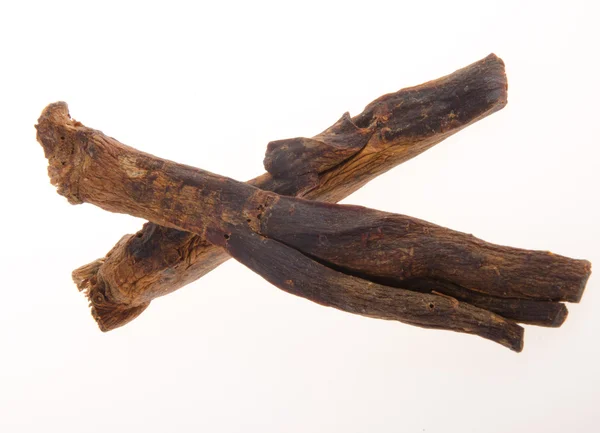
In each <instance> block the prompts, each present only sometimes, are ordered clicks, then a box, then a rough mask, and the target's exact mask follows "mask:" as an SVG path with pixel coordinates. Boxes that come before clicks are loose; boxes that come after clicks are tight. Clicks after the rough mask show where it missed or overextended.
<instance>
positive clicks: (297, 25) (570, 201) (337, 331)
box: [0, 0, 600, 433]
mask: <svg viewBox="0 0 600 433" xmlns="http://www.w3.org/2000/svg"><path fill="white" fill-rule="evenodd" d="M597 26H598V10H597V9H596V5H595V2H593V1H589V2H583V1H568V2H548V1H539V2H533V1H531V2H510V1H500V2H491V1H486V2H481V1H479V2H460V1H451V2H449V1H444V2H438V3H433V2H421V1H416V0H415V1H410V2H399V1H395V2H376V1H361V2H350V1H344V2H340V3H336V4H334V3H329V2H326V1H320V2H318V3H316V4H310V3H306V2H296V3H295V4H287V3H285V2H274V3H270V4H267V3H264V2H256V1H248V2H239V3H232V2H210V3H206V4H204V3H200V2H197V3H192V2H190V3H178V2H162V3H152V2H143V3H139V4H134V3H128V2H117V3H114V4H113V3H110V2H97V4H95V5H94V4H92V3H91V2H82V1H79V2H71V3H67V2H58V1H46V2H38V3H35V2H17V1H13V2H9V1H6V2H2V5H1V6H0V102H1V104H0V146H1V149H2V159H1V161H2V170H1V171H0V176H2V178H1V181H2V205H1V206H2V212H1V216H0V218H1V223H2V229H3V230H2V241H1V242H2V248H1V249H0V255H1V257H0V267H1V269H0V275H1V276H2V280H1V284H0V287H1V288H0V290H1V292H0V293H1V294H2V296H1V298H0V351H1V352H0V431H2V432H11V433H12V432H103V433H105V432H132V431H135V432H144V433H145V432H166V431H169V432H170V431H176V432H192V431H193V432H195V431H208V432H343V433H351V432H369V431H374V432H378V433H383V432H444V433H446V432H461V433H468V432H478V433H479V432H507V431H510V432H527V433H535V432H545V433H549V432H564V431H568V432H595V431H598V430H597V428H598V425H599V424H600V414H599V413H600V412H599V411H598V403H599V402H600V373H599V370H598V365H600V347H599V343H598V333H599V332H600V314H599V313H600V293H599V291H600V287H599V285H600V284H599V280H598V278H597V275H593V276H592V278H591V279H590V281H589V284H588V288H587V292H586V293H585V295H584V297H583V300H582V302H581V304H579V305H573V306H569V310H570V316H569V318H568V320H567V322H566V323H565V324H564V325H563V327H561V328H559V329H545V328H537V327H531V326H528V327H526V328H527V329H526V340H525V350H524V352H522V353H521V354H515V353H513V352H510V351H509V350H507V349H505V348H503V347H501V346H499V345H496V344H493V343H491V342H488V341H486V340H483V339H480V338H476V337H473V336H467V335H461V334H456V333H451V332H446V331H432V330H423V329H419V328H415V327H411V326H408V325H403V324H400V323H396V322H386V321H378V320H373V319H367V318H363V317H358V316H352V315H350V314H347V313H342V312H339V311H337V310H333V309H331V308H323V307H321V306H318V305H316V304H313V303H311V302H309V301H306V300H304V299H301V298H296V297H294V296H290V295H288V294H286V293H283V292H281V291H279V290H277V289H276V288H274V287H273V286H270V285H269V284H268V283H266V282H265V281H263V280H262V279H261V278H260V277H258V276H256V275H254V274H253V273H252V272H250V271H249V270H247V269H245V268H244V267H243V266H241V265H239V264H237V263H235V262H233V261H230V262H228V263H226V264H225V265H224V266H221V267H220V268H219V269H218V270H216V271H214V272H212V273H210V274H209V275H207V276H206V277H204V278H202V279H201V280H200V281H198V282H196V283H194V284H191V285H190V286H188V287H186V288H184V289H182V290H180V291H178V292H176V293H174V294H171V295H169V296H167V297H164V298H161V299H158V300H156V301H154V302H153V303H152V305H151V306H150V308H149V309H148V310H147V311H146V312H144V313H143V314H142V315H141V316H140V317H139V318H138V319H136V320H135V321H133V322H132V323H130V324H129V325H127V326H125V327H123V328H120V329H118V330H115V331H112V332H110V333H107V334H103V333H101V332H100V331H99V330H98V328H97V327H96V325H95V323H94V321H93V320H92V318H91V316H90V314H89V310H88V308H87V302H86V300H85V298H84V297H83V296H82V295H80V294H79V293H78V292H77V290H76V288H75V286H74V284H73V283H72V282H71V277H70V273H71V271H72V269H74V268H76V267H78V266H80V265H82V264H84V263H87V262H89V261H91V260H93V259H96V258H98V257H101V256H103V255H104V254H105V253H106V252H107V251H108V250H109V249H110V248H111V247H112V245H113V244H114V243H115V242H116V241H117V240H118V239H119V238H120V237H121V235H123V234H125V233H131V232H135V231H136V230H138V229H139V228H140V227H141V225H142V223H143V222H142V221H141V220H137V219H134V218H131V217H129V216H126V215H116V214H109V213H107V212H104V211H102V210H99V209H97V208H95V207H93V206H91V205H82V206H70V205H69V204H68V203H67V201H66V200H65V199H64V198H62V197H60V196H59V195H57V194H56V193H55V190H54V188H53V187H52V186H51V185H50V183H49V181H48V178H47V175H46V160H45V159H44V157H43V152H42V149H41V147H40V146H39V145H38V144H37V143H36V141H35V131H34V128H33V125H34V124H35V122H36V120H37V118H38V116H39V114H40V112H41V110H42V109H43V108H44V106H45V105H46V104H48V103H50V102H53V101H56V100H65V101H67V102H68V103H69V107H70V110H71V114H72V115H73V117H74V118H75V119H77V120H80V121H82V122H83V123H84V124H86V125H88V126H91V127H94V128H97V129H100V130H102V131H104V132H105V133H107V134H108V135H111V136H114V137H116V138H118V139H119V140H120V141H122V142H124V143H127V144H130V145H133V146H136V147H138V148H139V149H141V150H144V151H146V152H150V153H154V154H156V155H159V156H162V157H165V158H169V159H173V160H175V161H181V162H185V163H188V164H192V165H196V166H199V167H202V168H204V169H207V170H210V171H214V172H217V173H220V174H223V175H228V176H231V177H233V178H236V179H240V180H246V179H249V178H251V177H254V176H255V175H257V174H259V173H262V172H263V168H262V158H263V155H264V150H265V146H266V144H267V142H268V141H270V140H274V139H281V138H288V137H294V136H307V137H310V136H312V135H314V134H316V133H318V132H320V131H321V130H322V129H324V128H325V127H327V126H329V125H331V124H332V123H333V122H334V121H335V120H337V119H338V118H339V117H340V115H341V114H342V113H343V112H344V111H350V113H351V114H352V115H355V114H357V113H359V112H360V111H362V109H363V107H364V106H365V105H366V104H367V103H369V102H370V101H371V100H373V99H375V98H376V97H378V96H380V95H382V94H384V93H387V92H392V91H396V90H398V89H400V88H402V87H406V86H411V85H416V84H419V83H421V82H424V81H427V80H430V79H434V78H437V77H439V76H442V75H445V74H448V73H450V72H452V71H454V70H455V69H458V68H460V67H463V66H465V65H467V64H470V63H472V62H474V61H476V60H478V59H480V58H482V57H484V56H486V55H487V54H489V53H490V52H495V53H496V54H497V55H499V56H500V57H502V58H503V59H504V61H505V62H506V70H507V74H508V80H509V103H508V105H507V107H506V108H505V109H504V110H502V111H500V112H498V113H496V114H494V115H492V116H491V117H489V118H487V119H485V120H483V121H481V122H480V123H478V124H476V125H474V126H471V127H469V128H467V129H466V130H464V131H462V132H460V133H458V134H457V135H455V136H453V137H451V138H450V139H448V140H447V141H445V142H443V143H441V144H439V145H438V146H436V147H435V148H434V149H432V150H429V151H427V152H426V153H425V154H423V155H421V156H419V157H418V158H416V159H414V160H412V161H410V162H408V163H405V164H403V165H401V166H399V167H398V168H396V169H394V170H392V171H390V172H388V173H387V174H385V175H384V176H381V177H380V178H378V179H376V180H374V181H372V182H371V183H370V184H368V185H367V186H366V187H364V188H363V189H362V190H360V191H359V192H357V193H356V194H354V195H352V196H351V197H349V198H348V199H347V200H346V201H345V202H346V203H356V204H361V205H365V206H369V207H373V208H377V209H382V210H386V211H391V212H398V213H404V214H409V215H413V216H416V217H419V218H422V219H426V220H429V221H432V222H435V223H437V224H441V225H444V226H448V227H451V228H454V229H457V230H461V231H466V232H469V233H473V234H475V235H476V236H478V237H480V238H483V239H485V240H488V241H491V242H496V243H501V244H507V245H511V246H517V247H523V248H531V249H544V250H551V251H553V252H555V253H558V254H563V255H567V256H571V257H575V258H586V259H588V260H591V261H592V263H594V264H596V265H597V266H600V253H599V252H598V251H599V246H598V243H599V241H600V229H599V228H598V221H599V219H600V205H599V199H598V186H599V181H598V159H599V157H600V151H599V150H598V149H599V145H600V143H599V139H598V123H599V119H598V114H599V111H600V105H599V101H600V99H599V97H600V94H599V90H598V76H599V75H600V68H599V64H598V43H599V42H600V33H599V31H598V30H597Z"/></svg>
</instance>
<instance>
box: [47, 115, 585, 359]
mask: <svg viewBox="0 0 600 433" xmlns="http://www.w3.org/2000/svg"><path fill="white" fill-rule="evenodd" d="M37 128H38V140H39V141H40V143H41V144H42V146H43V147H44V151H45V154H46V156H47V158H48V160H49V168H48V171H49V175H50V178H51V181H52V183H53V184H55V185H56V186H57V187H58V192H59V193H60V194H62V195H64V196H65V197H67V198H68V199H69V201H70V202H71V203H74V204H76V203H82V202H89V203H93V204H96V205H98V206H100V207H102V208H104V209H106V210H108V211H112V212H125V213H129V214H131V215H134V216H138V217H142V218H145V219H149V220H151V221H154V222H156V223H159V224H161V225H163V226H170V227H173V228H176V229H179V230H185V231H190V232H194V233H197V234H201V235H203V236H205V237H206V235H207V234H208V235H209V237H208V240H209V241H210V242H211V243H213V244H217V245H220V246H222V247H223V248H225V249H226V250H228V251H229V252H230V253H231V254H232V255H234V256H235V257H236V258H237V259H238V260H240V261H241V262H242V263H244V264H246V265H247V266H249V267H251V268H252V269H254V270H256V271H257V272H259V273H260V274H261V275H262V276H263V277H265V278H266V279H268V280H269V281H272V282H273V283H274V284H276V285H277V286H278V287H280V288H282V289H284V290H288V291H292V292H293V293H296V294H299V295H301V296H303V297H306V298H308V299H311V300H314V301H316V302H319V303H325V304H327V305H330V306H333V307H336V308H340V309H342V310H345V311H349V312H353V313H358V314H364V315H368V316H371V317H381V318H387V319H395V320H399V321H403V322H406V323H410V324H416V325H418V326H424V327H433V328H439V329H452V330H455V331H460V332H468V333H473V334H477V335H480V336H483V337H485V338H488V339H491V340H493V341H496V342H498V343H500V344H503V345H505V346H507V347H510V348H511V349H513V350H520V349H521V347H522V339H521V337H522V331H521V330H520V329H521V328H520V327H518V326H517V325H516V324H514V323H513V322H510V321H508V320H506V319H503V318H502V317H500V316H498V315H496V314H494V313H491V312H489V311H487V310H483V309H480V308H476V307H472V306H470V305H468V304H463V303H461V302H459V301H457V300H456V299H453V298H449V297H447V296H445V295H436V294H424V293H419V292H411V291H406V290H403V289H398V288H393V287H390V286H384V285H380V284H376V283H373V282H371V281H368V280H366V279H362V278H356V277H352V276H350V275H346V274H344V273H341V272H338V271H336V270H334V269H331V268H330V267H329V266H328V264H327V263H321V264H319V263H317V262H316V261H315V260H313V259H311V258H309V257H308V256H314V257H318V258H319V260H322V261H323V260H331V262H332V263H333V264H334V265H336V266H337V267H339V268H346V269H347V270H348V272H349V273H365V274H367V275H368V273H369V272H371V271H369V269H370V268H373V269H374V271H373V275H380V273H379V272H378V270H379V268H381V269H383V270H384V271H385V272H387V270H388V269H390V268H389V266H390V263H387V262H385V261H382V260H381V259H380V258H374V257H371V255H372V252H373V251H377V250H378V249H377V248H376V245H380V247H382V249H383V253H388V254H389V253H390V252H394V250H395V249H399V250H401V251H403V253H402V254H400V255H397V254H389V255H390V256H391V257H394V260H395V262H394V264H393V265H392V266H396V270H397V274H398V275H399V276H400V277H403V278H400V277H399V280H400V281H402V280H404V279H405V278H404V277H406V278H412V277H413V276H416V277H432V276H436V275H438V273H439V275H441V276H442V277H444V278H446V277H447V278H448V279H449V281H450V282H454V281H453V279H457V278H458V279H460V281H464V282H466V283H467V284H466V286H467V287H469V286H470V282H469V274H470V275H471V276H472V278H473V280H474V281H475V282H476V283H477V284H479V283H483V284H482V285H481V286H480V287H477V290H480V291H482V292H483V293H485V286H486V285H490V286H491V287H492V288H494V287H495V286H494V284H496V281H495V273H490V272H487V270H482V268H483V265H485V263H486V260H488V259H490V260H491V259H493V260H496V257H498V258H504V259H505V260H506V262H505V263H502V262H500V261H497V260H496V261H494V262H493V265H494V267H495V268H496V269H495V270H496V271H497V272H499V273H500V274H502V273H506V274H509V275H510V274H511V272H512V273H513V275H512V277H513V278H521V277H523V278H524V281H526V282H527V283H528V284H533V285H534V286H535V287H534V288H532V289H528V290H527V291H521V292H518V293H519V294H520V295H524V296H526V297H533V298H535V297H542V298H546V297H553V296H558V297H561V298H560V299H562V297H566V298H570V297H572V296H573V297H577V296H580V291H581V287H580V286H581V285H583V284H584V282H585V281H586V280H587V278H588V276H589V271H590V266H589V262H585V261H578V260H573V259H568V258H565V257H560V256H555V255H549V254H548V253H543V252H534V251H525V250H517V249H513V248H508V247H498V246H494V245H491V244H487V243H485V242H483V241H480V240H477V239H475V238H473V237H472V236H469V235H465V234H463V233H459V232H454V231H452V230H448V229H443V228H440V227H437V226H434V225H432V224H429V223H426V222H424V221H420V220H417V219H414V218H411V217H405V216H400V215H394V214H387V213H384V212H379V211H374V210H370V209H366V208H361V207H357V206H340V205H329V204H323V203H317V202H314V201H308V200H301V199H292V198H286V197H282V196H279V195H277V194H275V193H271V192H266V191H262V190H259V189H256V188H255V187H252V186H250V185H247V184H243V183H240V182H237V181H234V180H232V179H228V178H225V177H222V176H218V175H215V174H212V173H209V172H206V171H203V170H199V169H194V168H192V167H189V166H185V165H181V164H176V163H173V162H171V161H166V160H162V159H160V158H156V157H153V156H151V155H148V154H144V153H142V152H139V151H136V150H135V149H132V148H130V147H127V146H125V145H123V144H121V143H119V142H118V141H116V140H114V139H112V138H110V137H106V136H105V135H104V134H102V133H101V132H99V131H95V130H93V129H90V128H86V127H84V126H83V125H81V124H80V123H79V122H76V121H73V120H71V119H70V117H69V115H68V111H67V107H66V104H64V103H56V104H51V105H50V106H48V107H47V108H46V109H45V110H44V112H43V113H42V116H41V117H40V119H39V124H38V125H37ZM286 215H287V216H286ZM309 221H310V222H315V221H319V223H320V224H322V225H321V226H320V227H318V229H321V228H327V230H326V231H323V232H318V231H317V232H314V235H316V236H308V237H306V239H309V238H311V237H316V238H318V239H319V242H320V243H321V244H322V245H323V248H322V249H321V248H319V247H317V246H315V245H314V243H311V242H304V240H305V239H304V237H303V234H308V233H310V232H311V230H312V229H311V228H310V224H307V222H309ZM289 224H293V225H295V226H297V227H298V234H299V238H300V241H298V242H296V240H294V239H293V236H289V235H288V233H289V231H288V230H287V229H286V227H287V226H288V225H289ZM369 224H371V225H369ZM410 227H413V228H416V229H411V228H410ZM367 230H368V232H367ZM365 233H374V234H376V235H377V236H367V237H366V243H365V236H364V234H365ZM321 235H324V236H325V238H321ZM357 242H359V243H361V247H363V249H365V251H367V254H366V255H365V256H364V257H365V260H366V261H368V262H369V263H370V266H368V265H366V264H365V262H361V261H360V259H358V256H356V255H352V254H350V255H348V254H346V258H347V261H345V260H341V261H339V262H336V261H335V260H332V258H335V254H333V255H332V254H331V252H332V251H337V254H339V248H340V247H342V248H343V247H344V246H345V247H348V246H356V245H357ZM369 242H370V243H371V244H372V245H373V246H375V247H374V249H369V248H368V244H369ZM388 242H391V243H389V245H388ZM402 242H408V243H402ZM397 243H399V245H398V248H396V247H394V245H396V244H397ZM285 244H290V245H291V244H293V248H292V247H290V246H287V245H285ZM362 244H365V245H362ZM331 245H333V246H334V248H333V249H331V248H330V246H331ZM455 247H456V248H458V249H456V250H452V251H454V252H456V253H457V254H458V258H453V259H452V260H451V261H450V262H448V263H449V264H445V262H444V261H443V260H442V261H440V257H439V253H438V252H439V251H440V249H441V250H442V251H443V250H445V249H448V248H450V249H452V248H455ZM336 248H338V250H336ZM413 249H414V250H415V251H414V252H413ZM273 254H275V255H276V256H280V257H279V260H280V263H279V264H278V265H277V266H275V267H274V268H276V269H270V268H269V263H272V262H273V260H275V259H274V257H273V256H272V255H273ZM514 254H518V255H519V257H521V258H523V261H524V262H525V263H524V264H518V265H516V264H515V263H513V262H511V261H510V257H511V256H512V255H514ZM540 257H543V258H544V259H543V260H542V259H540ZM539 260H542V262H543V264H545V265H547V266H546V267H544V268H540V263H542V262H539ZM462 262H464V264H465V266H464V267H463V268H462V269H461V271H463V272H467V275H462V274H461V275H460V276H457V275H455V274H454V273H453V272H452V270H451V269H449V268H447V266H449V265H456V264H458V263H462ZM286 263H287V264H288V265H287V266H285V264H286ZM528 263H529V264H528ZM515 266H517V268H516V270H515V269H514V267H515ZM553 267H557V269H560V270H561V271H564V270H571V268H572V273H573V275H575V274H579V281H576V279H575V277H574V276H573V278H571V276H569V278H568V279H563V280H559V281H558V283H559V285H560V286H561V288H560V290H557V289H556V288H555V287H554V286H551V285H549V284H548V280H547V279H545V278H535V277H534V274H535V271H536V270H537V272H545V273H548V272H549V273H552V269H553ZM299 269H309V270H310V271H311V272H308V273H305V272H304V273H303V272H300V271H299ZM365 270H367V271H365ZM286 275H287V276H288V277H287V279H285V280H283V278H284V277H285V276H286ZM549 278H550V279H551V277H549ZM555 278H558V276H555ZM335 281H337V282H338V284H337V285H336V284H335ZM564 281H568V283H569V284H566V285H565V284H563V283H564ZM582 282H583V283H582ZM289 286H291V287H293V289H290V287H289ZM328 287H330V288H331V289H330V290H331V292H328V291H327V290H328ZM107 289H108V290H109V289H110V288H108V287H104V290H105V291H104V292H103V293H100V292H98V293H96V294H95V295H94V298H93V299H92V302H95V301H97V302H98V303H99V304H100V305H102V304H103V303H104V302H105V299H106V298H107V297H108V296H112V297H113V298H116V299H118V296H119V295H120V294H119V293H110V292H108V291H107ZM371 290H372V292H371ZM513 290H514V289H513ZM536 290H537V292H536ZM544 290H545V291H548V293H547V294H544V293H543V291H544ZM572 291H575V293H576V295H571V293H572ZM494 293H496V292H495V291H494ZM506 294H508V295H512V294H514V293H513V292H507V293H506ZM96 298H98V299H96ZM366 300H368V304H369V305H368V306H367V305H366V304H365V303H366V302H367V301H366ZM437 305H443V308H441V309H439V308H437V307H436V306H437ZM500 330H502V332H500Z"/></svg>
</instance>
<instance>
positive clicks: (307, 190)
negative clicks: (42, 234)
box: [73, 54, 507, 331]
mask: <svg viewBox="0 0 600 433" xmlns="http://www.w3.org/2000/svg"><path fill="white" fill-rule="evenodd" d="M506 90H507V84H506V76H505V73H504V64H503V62H502V60H500V59H499V58H498V57H496V56H495V55H493V54H492V55H490V56H488V57H486V58H485V59H482V60H480V61H478V62H476V63H473V64H472V65H469V66H467V67H465V68H463V69H460V70H458V71H456V72H454V73H453V74H450V75H448V76H446V77H442V78H440V79H438V80H435V81H430V82H428V83H425V84H422V85H420V86H417V87H413V88H408V89H404V90H400V91H399V92H396V93H392V94H389V95H385V96H382V97H381V98H379V99H377V100H375V101H373V102H372V103H371V104H369V105H368V106H367V107H366V108H365V110H364V111H363V113H361V114H359V115H358V116H355V117H354V118H352V119H350V120H351V122H349V116H348V115H345V116H343V117H342V119H340V121H338V122H337V123H336V124H335V125H333V126H332V127H331V128H329V129H327V130H326V131H324V133H322V134H319V136H316V137H314V138H313V140H309V139H292V140H283V141H280V142H273V143H271V144H270V145H269V151H268V153H267V157H266V158H265V165H266V166H267V168H268V169H269V170H270V171H271V173H273V175H272V174H270V173H266V174H264V175H262V176H259V177H257V178H255V179H253V180H251V181H249V183H250V184H252V185H254V186H257V187H259V188H261V189H265V190H269V191H275V192H277V193H279V194H284V195H292V196H299V197H305V198H308V199H311V200H319V201H326V202H332V203H333V202H337V201H339V200H341V199H343V198H345V197H347V196H348V195H349V194H351V193H352V192H354V191H356V190H357V189H359V188H360V187H361V186H362V185H364V184H365V183H367V182H368V181H370V180H371V179H373V178H375V177H377V176H378V175H380V174H382V173H384V172H386V171H387V170H389V169H391V168H393V167H395V166H396V165H398V164H401V163H403V162H405V161H407V160H409V159H411V158H413V157H414V156H416V155H419V154H420V153H421V152H424V151H425V150H427V149H429V148H430V147H432V146H434V145H435V144H437V143H439V142H440V141H442V140H444V139H445V138H446V137H448V136H450V135H452V134H454V133H456V132H457V131H459V130H461V129H462V128H464V127H465V126H468V125H469V124H471V123H473V122H476V121H478V120H480V119H482V118H484V117H486V116H487V115H489V114H491V113H493V112H495V111H497V110H499V109H501V108H503V107H504V106H505V104H506V100H507V95H506ZM336 125H337V126H336ZM336 127H337V128H338V130H337V131H335V129H336ZM332 130H334V131H335V132H336V134H337V136H338V137H339V136H343V138H344V140H337V141H336V140H332V139H331V138H332V134H331V132H332ZM360 130H366V131H367V133H366V134H361V133H360ZM357 132H359V133H357ZM353 133H355V134H354V135H353ZM324 136H326V137H329V140H326V141H328V144H329V145H328V146H325V148H324V149H325V150H326V152H323V151H322V150H323V146H322V145H321V143H322V140H323V138H324ZM365 138H368V141H365ZM283 145H287V146H289V148H290V150H289V151H288V152H283V153H282V152H281V150H282V149H281V147H282V146H283ZM311 145H312V147H311ZM361 146H362V147H361ZM315 149H317V150H319V151H317V152H315ZM331 149H333V150H331ZM286 155H287V158H288V159H286ZM290 156H294V157H298V158H292V159H291V160H292V164H294V165H293V166H290V163H289V157H290ZM286 161H287V162H286ZM294 161H296V162H294ZM290 174H291V175H290ZM228 258H229V256H228V255H227V254H226V253H224V251H223V250H221V249H219V248H217V247H215V246H213V245H212V244H210V243H208V242H206V241H205V239H203V238H202V236H198V235H195V234H191V233H187V232H181V231H178V230H175V229H172V228H165V227H161V226H158V225H156V224H153V223H147V224H145V225H144V227H143V229H142V230H141V231H140V232H138V233H137V234H136V235H129V236H126V237H124V238H122V239H121V241H119V243H118V244H117V245H116V246H115V247H114V248H113V249H112V250H111V251H110V252H109V253H108V254H107V255H106V257H104V258H102V259H99V260H96V261H95V262H92V263H90V264H88V265H85V266H83V267H81V268H79V269H77V270H75V271H74V272H73V279H74V280H75V282H76V284H77V286H78V288H79V289H80V290H83V291H84V292H86V293H88V295H89V297H90V299H91V300H92V302H91V306H92V313H93V315H94V317H95V318H96V320H97V322H98V325H99V326H100V329H102V330H103V331H107V330H110V329H114V328H116V327H118V326H122V325H123V324H125V323H127V322H129V321H130V320H132V319H133V318H135V317H136V316H137V315H138V314H140V313H141V312H142V311H143V310H144V309H145V308H146V306H147V305H148V304H149V302H150V301H151V300H152V299H154V298H156V297H158V296H162V295H165V294H168V293H170V292H172V291H174V290H177V289H179V288H181V287H183V286H185V285H186V284H189V283H190V282H192V281H194V280H196V279H198V278H200V277H201V276H203V275H205V274H206V273H207V272H209V271H211V270H212V269H214V268H216V267H217V266H219V265H220V264H221V263H223V262H224V261H226V260H227V259H228ZM96 292H100V293H104V292H106V293H108V294H109V295H108V296H107V297H106V298H105V300H104V302H103V303H102V304H101V305H100V304H97V303H95V302H94V301H93V299H94V296H93V295H94V293H96ZM113 293H114V294H115V296H113V295H111V294H113Z"/></svg>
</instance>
